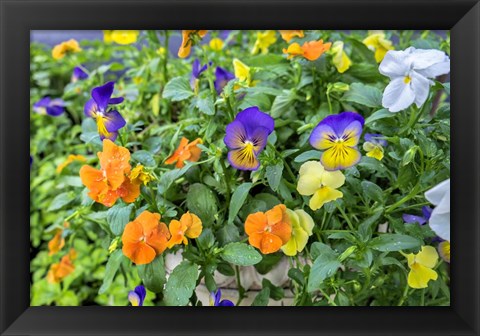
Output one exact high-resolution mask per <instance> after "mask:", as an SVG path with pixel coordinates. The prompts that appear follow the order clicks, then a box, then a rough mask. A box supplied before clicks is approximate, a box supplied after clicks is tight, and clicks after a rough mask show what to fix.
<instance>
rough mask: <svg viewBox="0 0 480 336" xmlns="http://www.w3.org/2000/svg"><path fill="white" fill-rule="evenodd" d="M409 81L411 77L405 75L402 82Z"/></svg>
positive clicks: (406, 82)
mask: <svg viewBox="0 0 480 336" xmlns="http://www.w3.org/2000/svg"><path fill="white" fill-rule="evenodd" d="M411 81H412V79H411V78H410V76H405V77H404V78H403V82H404V83H405V84H408V83H410V82H411Z"/></svg>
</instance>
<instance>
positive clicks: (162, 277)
mask: <svg viewBox="0 0 480 336" xmlns="http://www.w3.org/2000/svg"><path fill="white" fill-rule="evenodd" d="M137 270H138V276H139V277H140V279H142V283H143V284H144V285H145V287H146V288H147V289H148V290H150V291H152V292H154V293H160V292H162V291H163V286H164V285H165V282H166V281H167V279H166V272H165V262H164V260H163V255H159V256H157V257H156V258H155V259H154V260H153V261H152V262H151V263H149V264H146V265H138V266H137Z"/></svg>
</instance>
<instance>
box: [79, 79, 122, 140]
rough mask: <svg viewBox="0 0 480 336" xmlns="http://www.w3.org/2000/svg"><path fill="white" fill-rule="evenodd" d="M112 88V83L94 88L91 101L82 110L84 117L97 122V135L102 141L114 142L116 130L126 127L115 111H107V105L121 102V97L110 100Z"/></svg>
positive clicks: (120, 116)
mask: <svg viewBox="0 0 480 336" xmlns="http://www.w3.org/2000/svg"><path fill="white" fill-rule="evenodd" d="M113 86H114V84H113V82H108V83H107V84H105V85H103V86H99V87H96V88H94V89H93V90H92V99H90V100H89V101H87V103H86V104H85V108H84V113H85V115H86V116H87V117H90V118H93V119H95V121H96V122H97V128H98V133H99V134H100V139H102V140H103V139H110V140H112V141H115V139H116V138H117V135H118V130H119V129H120V128H122V127H124V126H125V125H126V122H125V119H123V117H122V115H121V114H120V113H119V112H118V111H117V110H113V109H110V110H109V105H115V104H120V103H121V102H123V97H117V98H111V97H112V94H113Z"/></svg>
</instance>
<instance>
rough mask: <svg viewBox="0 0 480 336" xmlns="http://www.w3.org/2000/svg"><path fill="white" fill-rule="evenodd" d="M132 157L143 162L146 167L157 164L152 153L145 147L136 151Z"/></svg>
mask: <svg viewBox="0 0 480 336" xmlns="http://www.w3.org/2000/svg"><path fill="white" fill-rule="evenodd" d="M132 159H133V160H135V161H137V162H138V163H141V164H142V165H144V166H145V167H155V166H156V165H157V163H156V162H155V159H154V158H153V155H152V153H150V152H149V151H146V150H143V149H142V150H138V151H136V152H134V153H133V154H132Z"/></svg>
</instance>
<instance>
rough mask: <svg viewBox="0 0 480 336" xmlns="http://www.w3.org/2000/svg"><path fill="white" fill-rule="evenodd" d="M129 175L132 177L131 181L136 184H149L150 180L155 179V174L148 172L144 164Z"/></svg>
mask: <svg viewBox="0 0 480 336" xmlns="http://www.w3.org/2000/svg"><path fill="white" fill-rule="evenodd" d="M128 177H129V178H130V182H132V183H134V184H142V183H143V185H147V183H148V182H150V181H154V180H155V176H153V175H152V174H151V173H149V172H147V171H146V170H145V169H144V167H143V165H140V164H139V165H137V166H136V167H135V168H133V169H132V171H131V172H130V175H129V176H128Z"/></svg>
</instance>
